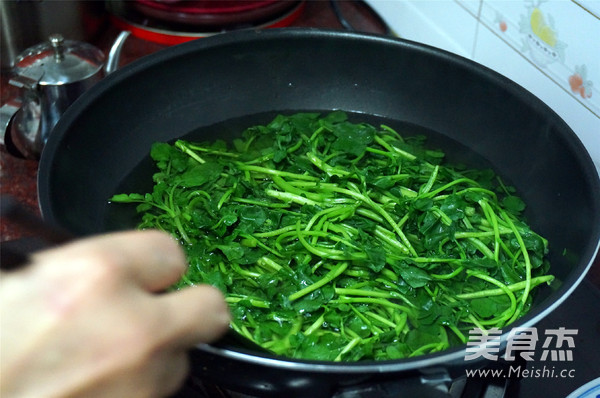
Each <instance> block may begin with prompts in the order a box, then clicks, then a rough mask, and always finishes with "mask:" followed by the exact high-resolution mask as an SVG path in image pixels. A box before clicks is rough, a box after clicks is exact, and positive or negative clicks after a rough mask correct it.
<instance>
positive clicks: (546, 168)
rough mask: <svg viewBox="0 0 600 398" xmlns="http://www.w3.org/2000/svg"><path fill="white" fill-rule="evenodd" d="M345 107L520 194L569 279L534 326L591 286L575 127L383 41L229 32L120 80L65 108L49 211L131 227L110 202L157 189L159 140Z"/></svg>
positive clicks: (46, 186) (497, 83) (499, 87)
mask: <svg viewBox="0 0 600 398" xmlns="http://www.w3.org/2000/svg"><path fill="white" fill-rule="evenodd" d="M333 109H341V110H344V111H347V112H349V113H351V114H352V115H353V117H354V118H357V117H360V116H361V115H364V116H365V118H369V120H371V121H376V120H377V119H374V117H377V118H381V120H384V121H385V122H386V123H388V124H389V123H391V124H393V123H396V124H399V125H403V126H404V125H406V124H408V125H416V126H420V127H421V128H422V129H424V131H429V132H435V133H434V134H433V135H434V136H437V137H438V138H440V137H442V138H441V139H440V140H439V142H443V141H444V140H446V141H448V140H449V141H450V142H453V144H452V145H456V147H457V148H460V147H461V146H464V147H466V148H468V151H464V153H474V154H476V156H474V157H472V159H476V158H483V159H485V161H486V162H489V164H491V165H492V166H493V167H494V169H495V170H496V171H497V172H498V173H499V174H500V175H501V176H503V177H504V178H506V179H507V180H508V181H510V183H512V184H513V185H514V186H515V187H516V188H517V190H518V193H519V194H520V195H521V196H522V197H523V199H524V200H525V202H526V203H527V204H528V211H527V217H528V219H529V221H530V223H531V224H532V225H533V226H534V229H535V230H537V231H538V232H539V233H540V234H542V235H543V236H545V237H547V238H548V240H549V242H550V247H551V254H550V260H551V262H552V268H551V272H552V273H553V274H555V275H556V276H557V277H558V278H559V279H560V280H561V281H562V282H563V285H562V286H560V287H558V290H557V291H555V292H553V291H552V290H551V289H548V290H547V291H546V292H545V293H544V294H543V295H542V296H541V297H540V298H539V300H538V304H536V306H535V307H534V309H533V310H532V311H531V313H530V314H529V315H528V316H527V317H526V318H524V320H527V319H535V318H536V317H537V318H539V317H540V314H543V312H544V311H545V310H547V309H548V307H552V305H554V304H553V303H556V302H557V301H558V300H559V299H561V298H562V297H563V296H564V295H565V293H566V292H568V291H570V289H571V288H572V287H573V285H574V284H575V283H576V282H577V281H579V280H580V279H581V278H582V274H583V272H584V271H585V270H586V269H587V267H588V265H589V264H590V262H591V261H592V259H593V256H594V253H595V252H596V250H597V247H598V240H599V237H600V199H599V198H600V185H599V182H598V175H597V172H596V169H595V167H594V166H593V163H592V161H591V159H590V158H589V155H588V154H587V152H586V151H585V149H584V147H583V145H582V144H581V142H580V141H579V140H578V139H577V137H576V135H575V134H574V133H573V132H572V130H571V129H570V128H569V127H568V126H567V125H566V124H565V123H564V122H563V121H562V120H561V119H560V118H559V117H558V116H557V115H556V114H555V113H554V112H553V111H552V110H550V109H549V108H548V107H547V106H546V105H544V104H543V103H541V102H540V101H539V100H538V99H537V98H536V97H534V96H533V95H531V94H530V93H528V92H526V91H525V90H523V89H522V88H521V87H519V86H517V85H516V84H514V83H513V82H511V81H509V80H507V79H505V78H503V77H501V76H499V75H498V74H496V73H494V72H492V71H490V70H488V69H485V68H484V67H482V66H480V65H477V64H475V63H473V62H470V61H468V60H464V59H462V58H460V57H457V56H453V55H450V54H447V53H445V52H442V51H440V50H436V49H433V48H430V47H426V46H422V45H418V44H415V43H411V42H406V41H400V40H396V39H389V38H383V37H377V36H366V35H358V34H349V33H341V32H325V31H318V30H292V29H290V30H272V31H268V32H235V33H231V34H229V33H228V34H223V35H219V36H215V37H212V38H210V39H202V40H197V41H194V42H191V43H187V44H184V45H180V46H176V47H173V48H170V49H167V50H164V51H162V52H159V53H157V54H154V55H152V56H149V57H146V58H144V59H142V60H139V61H137V62H135V63H134V64H132V65H130V66H128V67H126V68H124V69H123V70H121V71H118V72H116V73H114V74H113V75H110V76H108V77H107V78H106V79H105V80H104V81H102V82H101V83H99V84H98V85H96V86H95V87H94V88H93V89H92V90H91V91H90V92H88V93H86V94H85V95H83V96H82V97H81V98H80V99H79V100H78V101H77V102H76V103H75V104H74V105H73V106H72V107H71V108H70V109H69V110H68V111H67V113H66V114H65V116H64V117H63V118H62V119H61V121H60V122H59V123H58V125H57V126H56V128H55V130H54V131H53V133H52V136H51V137H50V140H49V141H48V143H47V146H46V148H45V150H44V153H43V156H42V159H41V163H40V173H39V197H40V206H41V209H42V213H43V215H44V217H45V218H46V219H47V220H49V221H51V222H55V223H57V224H60V225H62V226H63V227H66V228H67V229H69V230H71V231H72V232H74V233H77V234H80V235H87V234H93V233H98V232H102V231H105V230H107V229H113V228H125V227H133V226H134V225H127V224H128V222H129V221H126V222H123V220H124V219H123V218H122V216H117V219H113V220H112V221H110V219H109V218H110V216H111V214H112V215H113V216H114V214H113V213H111V212H112V211H113V210H112V209H111V207H110V206H109V204H108V198H109V197H110V196H111V195H113V194H114V193H117V192H122V190H123V189H129V188H133V189H135V188H140V189H141V190H143V189H144V188H149V185H147V184H149V183H150V176H151V173H152V172H153V170H152V165H151V163H150V161H149V159H148V153H149V149H150V146H151V145H152V143H154V142H156V141H172V140H173V139H176V138H179V137H183V136H186V135H188V134H190V133H193V134H198V132H202V131H210V128H209V127H210V126H215V125H217V126H220V129H219V131H217V132H216V133H215V134H219V135H228V134H235V132H236V131H241V129H242V128H243V127H247V126H243V125H242V124H244V123H246V124H247V123H249V122H252V123H250V124H254V122H267V121H268V119H269V117H271V116H272V115H274V114H276V113H278V112H286V113H289V112H292V111H303V110H320V111H324V112H326V111H329V110H333ZM226 121H229V123H225V122H226ZM202 134H209V133H202ZM202 134H201V135H202ZM434 141H435V140H434ZM442 149H443V148H442ZM451 152H452V151H451ZM454 152H455V154H456V155H457V156H459V155H460V153H461V151H460V150H457V151H454ZM459 157H460V156H459ZM458 160H464V159H458ZM132 181H133V182H132ZM119 217H121V218H120V219H119ZM107 220H109V221H108V222H107ZM132 221H133V220H132Z"/></svg>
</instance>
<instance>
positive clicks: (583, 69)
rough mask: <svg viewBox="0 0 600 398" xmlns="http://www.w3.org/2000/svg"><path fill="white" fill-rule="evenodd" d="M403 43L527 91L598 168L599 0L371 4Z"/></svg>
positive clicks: (391, 0) (392, 0) (374, 0)
mask: <svg viewBox="0 0 600 398" xmlns="http://www.w3.org/2000/svg"><path fill="white" fill-rule="evenodd" d="M368 3H369V4H370V5H371V7H372V8H373V9H374V10H375V11H377V12H378V13H379V14H380V15H381V17H382V18H383V19H384V20H385V21H386V22H387V23H388V24H389V25H390V27H391V28H392V29H393V30H394V32H395V33H396V34H397V35H398V36H400V37H403V38H406V39H409V40H415V41H419V42H423V43H426V44H429V45H433V46H436V47H440V48H443V49H445V50H448V51H452V52H454V53H457V54H459V55H462V56H464V57H468V58H471V59H473V60H475V61H477V62H479V63H481V64H483V65H486V66H488V67H490V68H492V69H494V70H496V71H498V72H500V73H501V74H503V75H505V76H507V77H509V78H510V79H512V80H514V81H515V82H517V83H518V84H520V85H521V86H523V87H525V88H526V89H528V90H529V91H531V92H532V93H534V94H535V95H537V96H538V97H539V98H540V99H541V100H542V101H544V102H545V103H546V104H548V105H549V106H550V107H551V108H553V109H554V110H555V111H556V112H557V113H558V114H559V115H560V116H561V117H562V118H563V119H564V120H565V121H566V122H567V123H568V124H569V125H570V126H571V128H572V129H573V130H574V131H575V132H576V133H577V134H578V136H579V137H580V139H581V140H582V142H583V143H584V145H585V146H586V147H587V149H588V151H589V152H590V155H591V156H592V158H593V159H594V161H595V163H596V166H597V167H598V168H599V169H600V0H577V1H571V0H435V1H434V0H371V1H368Z"/></svg>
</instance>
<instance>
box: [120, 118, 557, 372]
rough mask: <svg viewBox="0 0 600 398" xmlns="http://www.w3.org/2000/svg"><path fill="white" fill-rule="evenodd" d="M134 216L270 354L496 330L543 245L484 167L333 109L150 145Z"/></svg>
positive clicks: (331, 355) (367, 350)
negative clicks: (170, 238)
mask: <svg viewBox="0 0 600 398" xmlns="http://www.w3.org/2000/svg"><path fill="white" fill-rule="evenodd" d="M151 157H152V158H153V159H154V161H155V162H156V165H157V167H158V172H157V173H156V174H154V177H153V180H154V188H153V191H152V192H151V193H146V194H139V193H131V194H118V195H115V196H114V197H112V198H111V201H112V202H122V203H135V204H137V211H138V212H139V213H140V215H141V220H142V221H141V223H140V224H139V228H142V229H145V228H157V229H161V230H164V231H168V232H169V233H171V234H172V235H174V236H175V237H176V238H177V239H179V240H180V241H181V243H182V245H183V247H184V248H185V250H186V252H187V256H188V260H189V269H188V271H187V273H186V274H185V275H184V276H183V277H182V279H181V280H180V281H179V282H178V283H177V284H176V285H175V286H174V288H176V289H179V288H185V287H186V286H188V285H194V284H199V283H209V284H212V285H214V286H217V287H218V288H220V289H221V290H222V291H223V292H224V294H225V296H226V300H227V302H228V303H229V304H230V306H231V310H232V315H233V322H232V327H233V328H234V329H235V330H236V331H238V332H239V333H241V334H242V335H244V336H246V337H247V338H249V339H252V340H254V341H255V342H256V343H258V344H260V345H262V346H263V347H265V348H266V349H268V350H270V351H272V352H273V353H275V354H280V355H284V356H288V357H294V358H302V359H316V360H328V361H357V360H384V359H396V358H406V357H413V356H416V355H421V354H427V353H432V352H437V351H441V350H444V349H447V348H449V347H452V346H456V345H460V344H463V343H465V342H466V341H467V340H468V331H469V330H470V329H473V328H480V329H483V330H486V329H490V328H493V327H498V328H502V327H503V326H505V325H507V324H509V323H511V322H513V321H515V320H516V319H518V318H519V317H521V316H522V315H523V314H525V313H526V312H527V311H528V309H529V308H530V305H531V301H532V294H533V291H534V288H535V287H536V286H538V285H540V284H543V283H550V282H551V281H552V280H553V276H551V275H547V274H546V272H547V271H548V268H549V265H548V263H547V261H546V259H545V254H546V252H547V246H548V245H547V241H546V240H545V239H544V238H543V237H541V236H539V235H538V234H536V233H535V232H533V231H532V230H531V229H530V227H529V226H528V225H527V224H526V223H525V222H524V221H523V220H522V217H521V212H522V211H523V209H524V207H525V205H524V203H523V202H522V201H521V200H520V199H519V198H518V197H517V196H515V194H514V189H513V188H511V187H509V186H506V185H505V184H503V183H502V181H501V180H500V179H499V178H498V177H497V176H496V175H495V174H494V173H493V172H491V171H490V170H474V169H466V168H451V167H448V166H446V165H444V164H443V163H442V161H443V159H444V154H443V153H442V152H440V151H434V150H431V149H427V148H426V147H425V146H424V138H423V137H402V136H401V135H400V134H399V133H397V132H396V131H394V130H393V129H392V128H390V127H388V126H385V125H382V126H381V127H379V128H377V127H374V126H372V125H370V124H366V123H351V122H350V121H349V120H348V118H347V115H346V114H345V113H343V112H332V113H329V114H327V115H320V114H318V113H298V114H293V115H289V116H284V115H279V116H277V117H275V119H274V120H273V121H272V122H270V123H269V124H267V125H261V126H253V127H250V128H248V129H246V130H245V131H244V132H243V134H242V136H241V138H238V139H235V140H233V142H231V143H226V142H223V141H216V142H211V143H193V142H187V141H182V140H180V141H177V142H175V143H174V144H173V145H170V144H167V143H156V144H154V145H153V147H152V149H151Z"/></svg>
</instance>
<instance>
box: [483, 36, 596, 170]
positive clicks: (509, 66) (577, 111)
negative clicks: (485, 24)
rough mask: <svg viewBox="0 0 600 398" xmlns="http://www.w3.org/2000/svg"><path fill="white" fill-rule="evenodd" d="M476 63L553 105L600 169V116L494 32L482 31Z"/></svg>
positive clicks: (551, 106)
mask: <svg viewBox="0 0 600 398" xmlns="http://www.w3.org/2000/svg"><path fill="white" fill-rule="evenodd" d="M481 49H484V50H482V51H480V50H481ZM492 49H493V50H492ZM474 60H475V61H477V62H479V63H481V64H483V65H485V66H488V67H489V68H491V69H494V70H496V71H497V72H499V73H501V74H503V75H504V76H506V77H508V78H510V79H511V80H513V81H514V82H516V83H518V84H519V85H521V86H523V87H524V88H525V89H527V90H529V91H530V92H532V93H533V94H535V95H536V96H537V97H538V98H540V99H541V100H542V101H543V102H544V103H546V104H547V105H548V106H550V108H552V109H553V110H554V111H555V112H556V113H557V114H558V115H559V116H560V117H562V118H563V120H564V121H565V122H566V123H567V124H568V125H569V126H570V127H571V128H572V129H573V131H574V132H575V133H576V134H577V135H578V136H579V138H580V139H581V141H582V143H583V144H584V145H585V146H586V148H587V150H588V152H589V153H590V156H591V157H592V159H593V160H594V163H595V164H596V168H598V169H599V170H600V118H599V117H598V116H597V115H595V114H594V113H593V112H591V111H590V110H589V109H588V108H586V107H584V106H582V105H581V103H580V102H579V101H578V100H577V99H576V98H575V96H573V95H572V94H571V93H570V92H567V91H566V90H565V89H564V88H563V87H561V86H559V85H558V84H555V83H553V82H552V81H551V80H550V79H548V77H547V76H546V75H545V74H543V73H540V70H539V68H538V67H537V66H536V65H535V64H534V63H532V62H531V61H530V60H529V59H527V58H525V57H524V56H523V54H522V53H520V52H519V51H515V50H514V49H513V48H511V47H509V46H507V45H505V43H504V42H503V40H502V39H501V38H499V37H498V35H496V34H494V33H493V32H491V31H490V30H487V29H481V30H480V31H479V34H478V40H477V46H476V50H475V57H474Z"/></svg>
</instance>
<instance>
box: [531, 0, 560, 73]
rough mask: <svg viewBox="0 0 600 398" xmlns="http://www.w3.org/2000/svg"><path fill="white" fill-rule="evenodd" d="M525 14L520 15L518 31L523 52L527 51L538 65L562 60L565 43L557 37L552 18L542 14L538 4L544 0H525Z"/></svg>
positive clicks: (541, 65)
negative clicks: (521, 37) (520, 35)
mask: <svg viewBox="0 0 600 398" xmlns="http://www.w3.org/2000/svg"><path fill="white" fill-rule="evenodd" d="M525 3H526V9H527V15H521V20H520V22H519V32H520V33H521V34H522V35H523V39H522V40H523V50H522V51H523V52H525V53H527V52H528V53H529V54H530V55H531V58H532V60H533V61H534V62H535V63H536V64H537V65H538V66H540V67H545V66H546V65H548V64H551V63H553V62H556V61H560V62H563V61H564V59H565V48H566V47H567V44H566V43H564V42H562V41H560V40H559V39H558V32H557V31H556V29H555V27H554V18H552V15H550V14H544V12H543V11H542V9H541V8H540V6H541V5H542V3H544V0H527V1H526V2H525Z"/></svg>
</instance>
